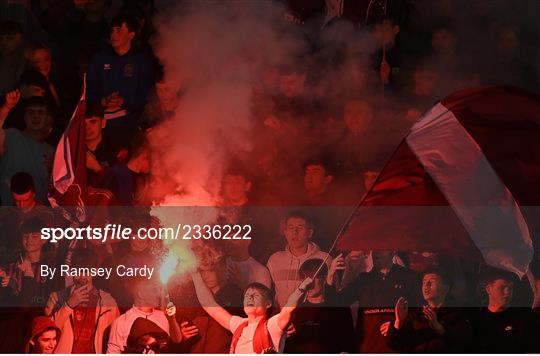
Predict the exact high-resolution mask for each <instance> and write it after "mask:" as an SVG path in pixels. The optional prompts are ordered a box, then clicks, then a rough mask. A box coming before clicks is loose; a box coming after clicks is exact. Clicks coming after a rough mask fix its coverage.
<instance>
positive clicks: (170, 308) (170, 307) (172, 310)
mask: <svg viewBox="0 0 540 356" xmlns="http://www.w3.org/2000/svg"><path fill="white" fill-rule="evenodd" d="M165 314H166V315H167V316H168V317H171V318H172V317H174V316H175V315H176V305H174V304H173V303H172V302H169V303H167V308H165Z"/></svg>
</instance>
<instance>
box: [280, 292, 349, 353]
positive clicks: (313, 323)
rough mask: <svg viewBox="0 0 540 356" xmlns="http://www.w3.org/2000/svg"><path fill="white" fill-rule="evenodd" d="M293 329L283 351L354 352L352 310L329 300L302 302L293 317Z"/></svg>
mask: <svg viewBox="0 0 540 356" xmlns="http://www.w3.org/2000/svg"><path fill="white" fill-rule="evenodd" d="M292 324H293V326H294V329H295V332H294V333H293V334H292V335H291V336H289V337H287V341H286V343H285V353H293V354H294V353H323V354H339V353H342V352H347V353H350V352H353V351H354V326H353V320H352V315H351V309H350V308H348V307H345V308H334V307H331V306H330V305H329V304H328V303H326V302H325V303H322V304H311V303H309V302H306V303H302V304H301V305H300V306H299V308H298V309H297V310H296V312H295V314H294V317H293V319H292Z"/></svg>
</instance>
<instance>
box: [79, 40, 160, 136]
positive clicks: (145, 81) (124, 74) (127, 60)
mask: <svg viewBox="0 0 540 356" xmlns="http://www.w3.org/2000/svg"><path fill="white" fill-rule="evenodd" d="M86 78H87V97H88V102H100V101H101V99H103V98H105V97H107V96H109V95H110V94H112V93H113V92H115V91H118V92H119V93H120V96H122V98H123V99H124V104H123V108H124V109H126V110H127V111H128V112H129V113H128V115H126V117H124V118H118V119H114V120H112V121H113V122H114V124H115V125H116V126H118V125H120V126H129V127H135V126H136V125H137V119H138V117H139V115H140V114H141V113H142V112H143V109H144V105H145V104H146V100H147V96H148V94H149V92H150V90H151V89H152V86H153V84H154V67H153V63H152V59H151V58H150V57H148V56H146V55H145V54H143V53H138V52H135V51H129V52H128V53H126V54H125V55H123V56H119V55H117V54H116V53H115V52H114V51H112V50H111V49H109V50H106V51H102V52H100V53H98V54H96V55H95V56H94V57H92V59H91V60H90V63H89V65H88V75H87V77H86ZM116 120H121V121H122V122H121V123H120V122H119V121H116ZM113 122H111V124H112V123H113ZM108 125H109V124H108Z"/></svg>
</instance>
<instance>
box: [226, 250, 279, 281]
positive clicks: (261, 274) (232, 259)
mask: <svg viewBox="0 0 540 356" xmlns="http://www.w3.org/2000/svg"><path fill="white" fill-rule="evenodd" d="M250 245H251V240H231V241H230V243H228V244H227V245H226V247H227V262H226V264H227V270H228V271H227V272H228V273H229V280H230V281H231V282H233V283H234V284H236V285H237V286H239V287H240V288H242V289H245V288H246V287H247V285H248V284H250V283H255V282H257V283H260V284H263V285H265V286H266V287H268V288H271V287H272V277H271V276H270V272H269V271H268V269H267V268H266V267H265V266H264V265H262V264H261V263H260V262H259V261H257V260H255V259H254V258H253V257H251V255H250V252H249V246H250Z"/></svg>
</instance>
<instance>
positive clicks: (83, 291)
mask: <svg viewBox="0 0 540 356" xmlns="http://www.w3.org/2000/svg"><path fill="white" fill-rule="evenodd" d="M89 301H90V286H89V285H88V284H85V285H82V286H79V287H77V286H76V287H75V288H73V289H72V290H71V294H70V296H69V299H68V300H67V304H68V306H69V307H71V308H76V307H77V306H78V305H79V304H81V303H88V302H89Z"/></svg>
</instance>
